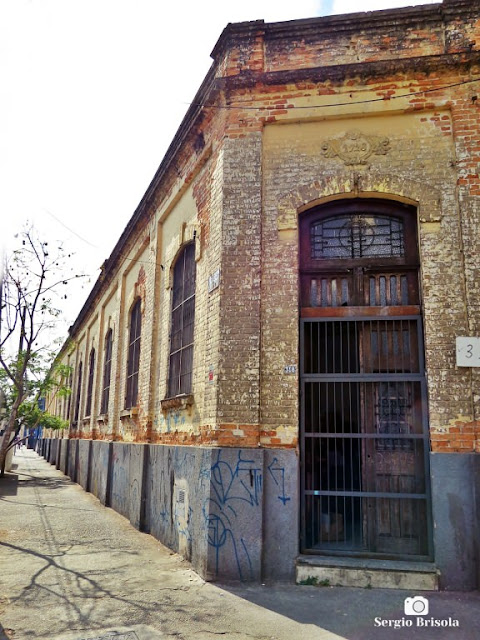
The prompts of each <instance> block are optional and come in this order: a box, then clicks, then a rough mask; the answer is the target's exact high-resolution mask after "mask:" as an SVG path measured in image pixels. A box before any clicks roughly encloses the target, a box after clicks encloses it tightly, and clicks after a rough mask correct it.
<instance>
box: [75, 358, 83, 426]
mask: <svg viewBox="0 0 480 640" xmlns="http://www.w3.org/2000/svg"><path fill="white" fill-rule="evenodd" d="M82 369H83V367H82V363H81V362H80V364H79V365H78V375H77V393H76V396H75V412H74V414H73V423H74V424H75V425H76V424H77V422H78V418H79V417H80V398H81V395H82Z"/></svg>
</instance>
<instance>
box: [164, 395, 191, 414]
mask: <svg viewBox="0 0 480 640" xmlns="http://www.w3.org/2000/svg"><path fill="white" fill-rule="evenodd" d="M160 404H161V407H162V411H170V410H171V409H189V408H190V407H191V406H192V405H193V393H183V394H182V395H179V396H174V397H173V398H165V399H164V400H162V401H161V402H160Z"/></svg>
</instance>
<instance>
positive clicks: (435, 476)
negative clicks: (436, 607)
mask: <svg viewBox="0 0 480 640" xmlns="http://www.w3.org/2000/svg"><path fill="white" fill-rule="evenodd" d="M430 465H431V477H432V508H433V537H434V548H435V563H436V565H437V567H438V569H439V570H440V588H441V589H445V590H448V591H457V590H459V591H472V590H475V589H478V588H480V455H479V454H475V453H471V454H465V453H432V454H431V455H430Z"/></svg>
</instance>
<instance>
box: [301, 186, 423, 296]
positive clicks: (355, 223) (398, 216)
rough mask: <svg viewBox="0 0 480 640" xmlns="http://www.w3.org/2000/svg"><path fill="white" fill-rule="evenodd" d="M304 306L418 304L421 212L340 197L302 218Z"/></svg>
mask: <svg viewBox="0 0 480 640" xmlns="http://www.w3.org/2000/svg"><path fill="white" fill-rule="evenodd" d="M300 229H301V234H300V245H301V246H300V263H301V264H300V266H301V272H302V296H301V297H302V300H301V306H302V307H304V308H305V307H307V308H308V307H310V308H315V307H352V306H367V307H388V306H392V307H395V306H406V305H418V304H419V295H418V266H419V264H418V260H419V258H418V247H417V235H416V211H415V209H414V208H413V207H411V206H408V205H404V204H402V203H398V202H395V203H394V202H389V201H383V200H374V199H362V198H358V199H355V200H340V201H336V202H331V203H329V204H327V205H323V206H321V207H317V208H315V209H312V210H311V211H309V212H307V213H305V214H304V215H303V216H302V218H301V220H300Z"/></svg>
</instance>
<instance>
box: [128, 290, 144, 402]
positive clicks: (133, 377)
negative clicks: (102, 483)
mask: <svg viewBox="0 0 480 640" xmlns="http://www.w3.org/2000/svg"><path fill="white" fill-rule="evenodd" d="M141 304H142V303H141V300H140V299H138V300H137V301H136V302H135V304H134V305H133V307H132V310H131V312H130V331H129V338H128V360H127V384H126V393H125V409H130V408H131V407H135V406H136V404H137V400H138V372H139V369H140V339H141V334H142V310H141Z"/></svg>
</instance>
